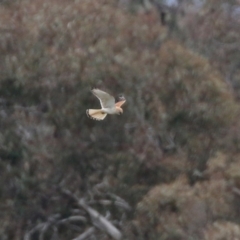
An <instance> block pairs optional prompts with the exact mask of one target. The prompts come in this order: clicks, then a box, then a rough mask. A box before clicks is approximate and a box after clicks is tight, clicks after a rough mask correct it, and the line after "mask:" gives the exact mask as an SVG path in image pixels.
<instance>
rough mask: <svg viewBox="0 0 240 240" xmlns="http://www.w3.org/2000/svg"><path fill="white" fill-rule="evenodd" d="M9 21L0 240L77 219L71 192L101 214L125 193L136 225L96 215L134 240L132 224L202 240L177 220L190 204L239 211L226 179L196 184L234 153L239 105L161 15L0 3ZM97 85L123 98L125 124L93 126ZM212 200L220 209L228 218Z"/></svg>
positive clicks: (3, 26)
mask: <svg viewBox="0 0 240 240" xmlns="http://www.w3.org/2000/svg"><path fill="white" fill-rule="evenodd" d="M0 19H1V23H0V32H1V34H0V35H1V36H0V95H1V99H0V104H1V105H0V108H1V109H0V116H1V124H0V130H1V134H0V143H1V146H0V160H1V161H0V167H1V170H2V173H3V174H1V177H0V182H1V183H2V186H3V187H2V189H1V191H0V204H1V208H2V209H5V211H2V213H1V214H2V222H4V224H3V225H2V226H1V229H0V238H2V239H22V238H23V236H24V234H25V233H26V232H28V233H31V229H34V227H36V226H38V227H39V224H41V223H44V222H45V223H49V222H51V221H52V222H51V224H53V222H54V221H57V220H59V219H61V218H63V219H64V218H65V217H69V216H71V214H72V213H73V212H76V208H77V203H76V201H75V200H76V199H75V198H74V197H71V196H69V195H71V194H69V195H68V196H67V197H66V196H65V195H64V194H62V189H67V190H69V191H71V192H72V193H74V194H75V195H76V196H78V197H79V198H85V199H87V200H89V202H90V203H92V204H93V202H94V204H95V203H96V202H97V203H99V202H98V201H99V200H102V199H103V200H106V199H107V200H108V199H109V198H110V197H109V196H111V197H112V198H113V196H115V195H114V194H116V195H118V196H120V197H122V198H123V199H125V200H126V201H127V202H129V203H130V204H131V206H132V207H133V208H135V206H137V214H136V215H134V214H133V212H132V214H125V212H124V211H123V210H122V209H120V210H119V208H117V207H109V208H108V207H106V206H102V205H101V204H96V205H95V207H96V208H97V210H98V211H99V212H100V213H101V214H103V215H104V214H105V213H106V212H107V211H109V212H111V216H112V218H114V219H117V220H118V223H119V222H121V224H122V225H121V226H122V229H123V231H124V229H125V230H126V237H127V238H129V239H131V237H130V236H131V234H134V231H132V229H131V224H132V223H134V220H133V221H132V222H131V220H130V219H131V218H134V219H135V220H136V222H137V224H139V226H140V227H142V226H143V225H144V227H143V229H142V231H143V232H145V231H146V232H151V234H150V235H148V236H149V238H151V239H154V237H159V236H162V234H166V235H164V237H165V239H170V238H171V236H173V235H174V236H175V237H176V239H178V238H177V237H178V236H180V237H182V236H186V234H196V236H200V235H201V233H199V232H197V231H195V229H196V226H195V225H194V224H193V226H189V225H188V221H189V220H183V222H182V223H181V224H179V222H178V221H177V220H176V219H177V218H178V213H179V212H178V211H180V212H181V214H182V215H183V216H184V217H185V216H186V218H187V217H189V216H188V215H187V213H186V212H184V211H183V209H184V207H185V206H187V205H188V204H189V201H190V196H192V197H193V200H192V201H193V205H194V204H195V201H196V202H197V204H198V203H199V201H203V202H204V204H203V205H204V206H205V205H206V206H209V207H210V208H211V211H212V214H213V215H214V217H215V218H221V217H224V216H226V215H228V214H231V213H232V209H231V206H230V204H231V201H232V199H230V200H229V199H226V196H225V191H226V185H227V183H226V181H225V179H224V180H222V181H220V182H219V183H217V182H215V181H213V182H210V183H209V184H206V185H205V184H203V183H202V184H200V185H198V184H196V186H195V187H194V188H192V187H191V186H190V185H189V183H188V181H189V180H190V181H191V180H192V179H191V176H192V175H191V174H190V175H189V172H190V173H192V172H194V170H196V169H200V171H203V170H205V169H206V166H207V165H206V163H207V161H208V159H209V157H210V155H211V154H213V153H214V152H215V151H216V150H218V149H219V148H220V147H222V146H223V145H224V144H225V143H224V140H222V141H220V140H219V139H220V138H221V139H222V138H223V136H224V135H225V133H226V132H227V130H228V128H229V127H230V126H232V122H233V121H234V120H235V121H236V114H237V113H238V107H237V106H236V103H235V102H234V100H233V96H232V95H231V92H230V91H229V89H228V86H227V85H226V84H225V83H224V82H223V80H222V77H221V75H220V74H219V73H218V72H217V71H216V70H214V69H213V68H212V66H211V65H210V64H209V62H208V61H207V60H206V59H205V58H203V57H201V56H199V55H197V54H195V53H194V52H192V51H190V50H188V49H186V48H185V47H183V46H182V45H181V44H180V43H179V42H177V41H176V40H175V41H174V40H171V39H166V34H165V31H166V29H164V27H162V26H161V24H160V22H159V16H158V13H157V12H156V10H155V9H152V10H150V11H149V12H147V13H146V12H141V13H135V14H131V13H129V12H127V11H125V10H123V9H120V8H118V7H117V3H116V2H115V1H110V0H109V1H108V0H101V1H93V0H81V1H71V2H69V1H66V0H62V1H54V0H51V1H46V0H38V1H34V2H31V1H28V0H21V1H15V2H11V3H8V4H1V5H0ZM91 87H99V88H101V89H103V90H106V91H108V92H110V93H112V94H113V95H115V96H116V97H117V94H119V93H123V94H124V95H125V97H126V99H127V104H126V105H125V106H124V114H123V115H122V116H108V117H107V119H106V120H105V121H103V122H94V121H92V120H90V119H88V118H87V117H86V114H85V111H86V109H87V108H90V107H91V108H92V107H93V108H95V107H96V108H97V107H99V102H98V100H97V99H96V98H95V97H94V96H93V95H92V94H91V93H90V91H89V90H90V89H91ZM224 146H225V145H224ZM226 148H227V147H226ZM230 172H231V171H230ZM179 176H183V177H182V178H179ZM223 178H225V176H223ZM230 178H231V179H232V177H230ZM179 179H180V180H179ZM181 179H184V181H182V180H181ZM155 185H157V187H154V186H155ZM152 187H153V188H152ZM198 188H199V189H200V191H203V195H201V196H200V200H199V199H198V197H199V196H198V195H197V193H196V189H198ZM183 189H185V191H183ZM214 189H216V191H215V192H214V193H212V190H214ZM149 190H150V192H149ZM218 190H219V192H221V194H222V195H221V196H222V199H223V202H221V201H220V200H221V199H220V200H219V201H220V203H218V202H217V200H216V199H215V197H216V196H215V195H214V194H216V192H217V191H218ZM169 191H170V193H169ZM148 192H149V193H148ZM113 193H114V194H113ZM147 193H148V194H147ZM211 193H212V195H211ZM65 194H66V192H65ZM109 194H110V195H109ZM111 194H112V195H111ZM146 194H147V195H146ZM75 195H74V196H75ZM213 195H214V196H213ZM159 198H162V199H163V200H162V201H165V202H164V203H161V204H160V205H161V208H162V209H163V210H164V209H165V210H164V211H165V213H166V215H165V216H167V214H168V213H169V212H170V213H171V218H168V221H167V223H166V226H167V224H170V225H171V226H170V228H169V229H170V230H167V231H165V230H164V226H163V225H162V224H163V222H164V221H163V218H162V220H161V218H160V220H159V219H158V214H159V211H158V204H159V202H158V201H159ZM164 199H165V200H164ZM211 199H214V201H215V200H216V202H217V204H219V207H220V208H221V207H222V211H221V212H220V213H219V214H216V212H215V211H217V210H216V209H214V206H212V205H211V203H210V202H211ZM118 200H119V199H118ZM228 200H229V201H228ZM199 204H200V205H201V204H202V202H201V203H199ZM124 206H125V205H124ZM127 206H128V205H127ZM194 206H195V205H194ZM194 206H193V210H192V211H193V212H194V211H195V210H194V209H195V207H194ZM201 206H202V205H201ZM125 208H126V209H127V207H125ZM142 209H143V213H142V212H141V211H142ZM80 212H81V211H80ZM81 213H82V212H81ZM56 214H57V215H56ZM138 214H139V215H138ZM83 215H84V214H83ZM139 216H141V217H139ZM84 217H86V219H88V220H89V219H90V218H87V215H86V214H85V215H84ZM49 219H51V220H49ZM54 219H55V220H54ZM120 220H121V221H120ZM146 221H149V225H148V224H146ZM208 221H209V220H208ZM86 222H87V220H86ZM86 222H85V223H84V224H82V225H81V226H80V229H79V228H78V230H76V228H74V229H75V230H76V231H77V233H76V232H75V230H72V229H71V228H70V227H68V226H67V227H66V226H64V227H63V228H61V230H60V231H58V237H59V239H72V238H74V237H75V236H77V235H79V232H83V231H85V230H86V229H88V226H89V223H90V221H88V222H87V223H86ZM129 222H131V224H129V225H128V223H129ZM199 222H200V223H199V224H200V225H201V224H202V223H201V220H199ZM147 223H148V222H147ZM155 223H157V224H159V225H158V226H157V229H156V228H155V225H154V224H155ZM208 223H209V224H210V223H211V221H210V222H208ZM51 224H50V225H46V226H48V227H49V228H47V230H46V232H44V234H45V235H44V236H43V235H42V237H41V232H40V231H37V230H39V229H38V228H36V229H37V230H36V232H34V234H35V235H34V234H33V235H32V236H31V237H32V239H34V237H35V239H37V238H39V239H40V238H42V239H49V236H50V235H51V234H53V232H54V231H53V229H54V228H53V227H52V228H51V226H52V225H51ZM119 224H120V223H119ZM197 224H198V223H196V225H197ZM173 225H174V226H173ZM40 226H41V225H40ZM129 226H130V227H129ZM201 226H202V227H204V226H205V225H201ZM128 227H129V229H127V228H128ZM167 227H169V226H167ZM175 227H176V232H174V234H173V233H172V232H171V231H172V230H174V231H175ZM185 228H187V231H186V232H185ZM16 229H17V230H16ZM59 229H60V228H59ZM138 229H139V228H138ZM15 230H16V231H15ZM129 231H130V233H129ZM39 232H40V233H39ZM96 235H97V238H98V239H107V237H106V235H104V234H101V232H100V231H96ZM25 236H26V235H25ZM141 236H142V235H141ZM180 239H181V238H180ZM185 239H186V238H185Z"/></svg>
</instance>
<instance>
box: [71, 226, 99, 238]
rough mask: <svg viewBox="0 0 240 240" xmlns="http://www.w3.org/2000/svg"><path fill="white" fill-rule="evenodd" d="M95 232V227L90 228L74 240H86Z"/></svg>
mask: <svg viewBox="0 0 240 240" xmlns="http://www.w3.org/2000/svg"><path fill="white" fill-rule="evenodd" d="M94 232H95V227H90V228H89V229H87V230H86V231H85V232H84V233H82V234H80V235H79V236H78V237H76V238H74V239H72V240H84V239H86V238H88V237H89V236H90V235H92V234H93V233H94Z"/></svg>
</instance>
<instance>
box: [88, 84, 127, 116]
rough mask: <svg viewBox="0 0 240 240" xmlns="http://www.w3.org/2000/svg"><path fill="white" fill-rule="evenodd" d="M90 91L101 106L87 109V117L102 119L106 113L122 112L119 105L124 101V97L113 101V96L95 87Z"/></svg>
mask: <svg viewBox="0 0 240 240" xmlns="http://www.w3.org/2000/svg"><path fill="white" fill-rule="evenodd" d="M92 93H93V94H94V95H95V96H96V97H97V98H98V99H99V101H100V104H101V107H102V108H101V109H87V111H86V113H87V116H88V117H89V118H92V119H94V120H103V119H104V118H105V117H106V116H107V114H121V113H123V110H122V108H121V106H122V105H123V104H124V103H125V102H126V100H125V99H123V100H121V101H119V102H117V103H115V99H114V97H113V96H111V95H110V94H108V93H106V92H104V91H102V90H100V89H97V88H95V89H93V90H92Z"/></svg>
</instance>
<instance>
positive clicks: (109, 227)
mask: <svg viewBox="0 0 240 240" xmlns="http://www.w3.org/2000/svg"><path fill="white" fill-rule="evenodd" d="M78 205H79V206H81V207H82V208H83V209H85V210H86V211H87V212H88V214H89V215H90V217H91V219H92V222H93V224H94V225H95V226H96V227H98V228H99V229H101V230H103V231H105V232H106V233H108V234H109V235H110V236H111V237H112V238H114V239H116V240H119V239H121V238H122V234H121V232H120V231H119V230H118V229H117V228H116V227H115V226H114V225H113V224H112V223H111V222H110V221H108V220H107V219H106V218H105V217H103V216H102V215H101V214H100V213H98V212H97V211H96V210H94V209H93V208H91V207H89V206H88V205H87V204H86V203H85V201H84V200H83V199H80V200H79V201H78Z"/></svg>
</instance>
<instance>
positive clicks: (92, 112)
mask: <svg viewBox="0 0 240 240" xmlns="http://www.w3.org/2000/svg"><path fill="white" fill-rule="evenodd" d="M86 113H87V116H88V117H89V118H91V119H94V120H103V119H104V118H105V117H106V116H107V113H105V112H103V111H102V110H101V109H87V111H86Z"/></svg>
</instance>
